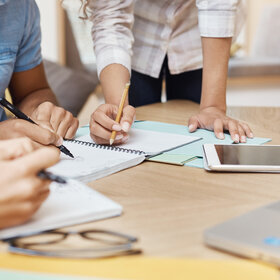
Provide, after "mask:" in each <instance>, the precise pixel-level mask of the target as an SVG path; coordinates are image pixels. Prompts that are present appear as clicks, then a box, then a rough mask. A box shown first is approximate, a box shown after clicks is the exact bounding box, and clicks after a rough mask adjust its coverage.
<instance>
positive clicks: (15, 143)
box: [0, 137, 41, 160]
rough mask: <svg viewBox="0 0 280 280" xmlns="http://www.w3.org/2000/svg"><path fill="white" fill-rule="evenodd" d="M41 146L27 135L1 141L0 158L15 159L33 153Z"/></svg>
mask: <svg viewBox="0 0 280 280" xmlns="http://www.w3.org/2000/svg"><path fill="white" fill-rule="evenodd" d="M39 147H41V145H39V144H38V143H36V142H34V141H32V140H30V139H29V138H26V137H22V138H17V139H11V140H5V141H0V159H1V160H11V159H15V158H18V157H21V156H23V155H25V154H29V153H31V152H32V151H34V150H36V149H38V148H39Z"/></svg>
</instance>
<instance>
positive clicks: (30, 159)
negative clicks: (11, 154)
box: [10, 147, 60, 177]
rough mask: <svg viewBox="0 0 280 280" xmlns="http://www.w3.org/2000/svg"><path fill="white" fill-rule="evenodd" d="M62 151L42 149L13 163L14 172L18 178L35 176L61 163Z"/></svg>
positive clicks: (49, 148)
mask: <svg viewBox="0 0 280 280" xmlns="http://www.w3.org/2000/svg"><path fill="white" fill-rule="evenodd" d="M59 156H60V151H59V150H58V149H57V148H51V147H46V148H41V149H39V150H36V151H34V152H32V153H30V154H27V155H25V156H23V157H21V158H18V159H16V160H14V161H13V162H11V163H10V164H11V165H12V168H13V169H12V170H14V172H15V175H16V176H17V177H21V176H27V175H34V174H37V173H38V172H39V171H41V170H43V169H46V168H48V167H50V166H52V165H54V164H55V163H57V162H58V161H59Z"/></svg>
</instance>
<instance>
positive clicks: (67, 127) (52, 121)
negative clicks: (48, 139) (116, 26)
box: [30, 101, 79, 139]
mask: <svg viewBox="0 0 280 280" xmlns="http://www.w3.org/2000/svg"><path fill="white" fill-rule="evenodd" d="M30 117H31V119H32V120H34V121H35V122H36V123H38V124H39V125H40V126H41V127H44V128H47V129H49V130H50V131H52V132H54V133H56V134H57V135H59V136H60V137H62V138H65V139H72V138H73V137H74V136H75V134H76V131H77V129H78V127H79V121H78V119H77V118H75V117H73V115H72V114H71V113H70V112H68V111H66V110H65V109H63V108H61V107H58V106H56V105H54V104H53V103H51V102H48V101H47V102H43V103H41V104H40V105H39V106H38V107H37V108H36V109H35V110H34V111H33V112H32V114H31V116H30Z"/></svg>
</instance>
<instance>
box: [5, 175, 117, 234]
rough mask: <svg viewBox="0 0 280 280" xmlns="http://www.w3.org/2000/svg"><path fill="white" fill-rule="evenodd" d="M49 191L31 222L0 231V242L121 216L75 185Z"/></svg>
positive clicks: (109, 203) (53, 186) (111, 205)
mask: <svg viewBox="0 0 280 280" xmlns="http://www.w3.org/2000/svg"><path fill="white" fill-rule="evenodd" d="M50 188H51V193H50V195H49V197H48V198H47V200H46V201H45V202H44V203H43V205H42V206H41V208H40V209H39V210H38V211H37V212H36V213H35V215H34V216H33V217H32V219H31V220H30V221H28V222H27V223H25V224H23V225H20V226H16V227H12V228H7V229H4V230H0V238H1V239H3V238H9V237H13V236H18V235H21V234H24V233H27V234H30V233H36V232H40V231H44V230H50V229H56V228H61V227H65V226H69V225H74V224H81V223H85V222H89V221H95V220H100V219H105V218H109V217H114V216H118V215H120V214H121V212H122V207H121V205H119V204H117V203H115V202H113V201H112V200H110V199H109V198H107V197H105V196H103V195H102V194H100V193H98V192H96V191H94V190H92V189H91V188H89V187H88V186H86V185H84V184H82V183H80V182H78V181H74V180H69V181H68V183H67V184H61V185H60V184H57V183H52V184H51V187H50ZM81 205H82V207H81Z"/></svg>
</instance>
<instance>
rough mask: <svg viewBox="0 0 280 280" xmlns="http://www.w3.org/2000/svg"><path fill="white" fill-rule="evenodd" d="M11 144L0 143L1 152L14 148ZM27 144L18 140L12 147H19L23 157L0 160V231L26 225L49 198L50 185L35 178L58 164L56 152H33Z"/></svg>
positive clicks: (12, 142) (31, 146) (31, 145)
mask: <svg viewBox="0 0 280 280" xmlns="http://www.w3.org/2000/svg"><path fill="white" fill-rule="evenodd" d="M15 141H17V140H10V141H5V143H3V142H2V141H1V142H0V146H1V149H3V147H4V146H6V145H8V146H12V145H14V144H15ZM30 142H31V141H30V140H28V139H20V140H19V143H18V144H16V145H17V148H20V147H21V150H22V151H23V154H24V155H23V156H21V157H18V158H17V159H9V156H8V158H6V159H5V160H3V159H2V160H0V170H1V177H0V228H5V227H11V226H15V225H18V224H22V223H24V222H25V221H27V220H28V219H29V218H31V216H32V215H33V214H34V213H35V212H36V211H37V210H38V209H39V207H40V205H41V204H42V202H43V201H44V200H45V199H46V198H47V196H48V194H49V183H50V182H49V181H47V180H42V179H40V178H38V177H37V173H38V172H39V171H41V170H42V169H45V168H47V167H50V166H51V165H53V164H55V163H56V162H57V161H58V160H59V151H58V149H55V148H49V147H48V148H39V149H37V147H36V146H33V144H32V143H30ZM8 146H7V147H8ZM26 147H27V148H26ZM36 149H37V150H36Z"/></svg>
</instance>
